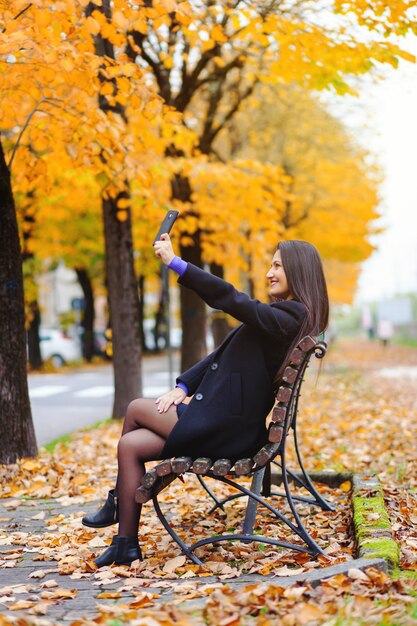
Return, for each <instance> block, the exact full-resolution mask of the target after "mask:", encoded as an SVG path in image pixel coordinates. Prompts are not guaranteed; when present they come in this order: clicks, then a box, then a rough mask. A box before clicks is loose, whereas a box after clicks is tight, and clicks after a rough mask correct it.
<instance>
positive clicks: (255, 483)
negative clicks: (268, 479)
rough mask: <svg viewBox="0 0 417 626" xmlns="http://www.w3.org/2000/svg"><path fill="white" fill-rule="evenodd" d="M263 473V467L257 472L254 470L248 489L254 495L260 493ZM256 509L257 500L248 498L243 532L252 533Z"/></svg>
mask: <svg viewBox="0 0 417 626" xmlns="http://www.w3.org/2000/svg"><path fill="white" fill-rule="evenodd" d="M264 474H265V468H262V469H261V470H259V471H258V472H255V473H254V475H253V478H252V484H251V487H250V490H251V491H252V493H256V495H258V496H259V495H260V493H261V487H262V481H263V478H264ZM257 511H258V502H257V501H256V500H255V499H254V498H248V504H247V506H246V513H245V520H244V522H243V534H244V535H252V534H253V528H254V526H255V520H256V513H257Z"/></svg>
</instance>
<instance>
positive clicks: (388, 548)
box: [359, 537, 400, 570]
mask: <svg viewBox="0 0 417 626" xmlns="http://www.w3.org/2000/svg"><path fill="white" fill-rule="evenodd" d="M359 556H361V557H366V558H367V559H385V560H386V561H387V563H388V567H389V569H390V570H393V569H395V568H398V565H399V558H400V550H399V547H398V545H397V544H396V543H395V541H394V540H393V539H388V538H387V537H381V538H379V539H368V540H364V541H362V543H361V544H360V545H359Z"/></svg>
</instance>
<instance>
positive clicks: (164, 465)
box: [155, 459, 172, 476]
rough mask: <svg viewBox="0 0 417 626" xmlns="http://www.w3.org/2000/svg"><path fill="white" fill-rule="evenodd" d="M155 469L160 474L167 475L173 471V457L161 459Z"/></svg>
mask: <svg viewBox="0 0 417 626" xmlns="http://www.w3.org/2000/svg"><path fill="white" fill-rule="evenodd" d="M155 469H156V473H157V474H158V476H166V475H167V474H170V473H171V472H172V467H171V459H166V460H165V461H161V463H158V465H157V466H156V468H155Z"/></svg>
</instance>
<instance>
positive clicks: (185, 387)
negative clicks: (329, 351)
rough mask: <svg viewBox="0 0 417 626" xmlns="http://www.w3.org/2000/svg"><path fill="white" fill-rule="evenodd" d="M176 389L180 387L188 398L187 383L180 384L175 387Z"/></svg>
mask: <svg viewBox="0 0 417 626" xmlns="http://www.w3.org/2000/svg"><path fill="white" fill-rule="evenodd" d="M175 386H176V387H179V388H180V389H182V390H183V391H185V393H186V394H187V396H188V387H187V385H186V384H185V383H182V382H179V383H177V384H176V385H175Z"/></svg>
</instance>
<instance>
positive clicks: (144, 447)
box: [117, 428, 165, 461]
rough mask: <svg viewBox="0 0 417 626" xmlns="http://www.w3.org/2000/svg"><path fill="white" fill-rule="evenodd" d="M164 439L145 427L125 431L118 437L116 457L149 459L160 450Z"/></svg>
mask: <svg viewBox="0 0 417 626" xmlns="http://www.w3.org/2000/svg"><path fill="white" fill-rule="evenodd" d="M164 443H165V440H164V439H163V438H161V437H159V436H158V435H156V434H155V433H153V432H152V431H149V430H147V429H146V428H140V429H138V430H135V431H132V432H129V433H126V434H125V435H122V437H120V439H119V443H118V446H117V456H118V459H119V460H120V459H124V458H127V457H132V456H133V457H135V458H136V460H138V461H150V460H152V459H153V458H156V457H157V455H158V453H159V451H160V450H162V448H163V446H164Z"/></svg>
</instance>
